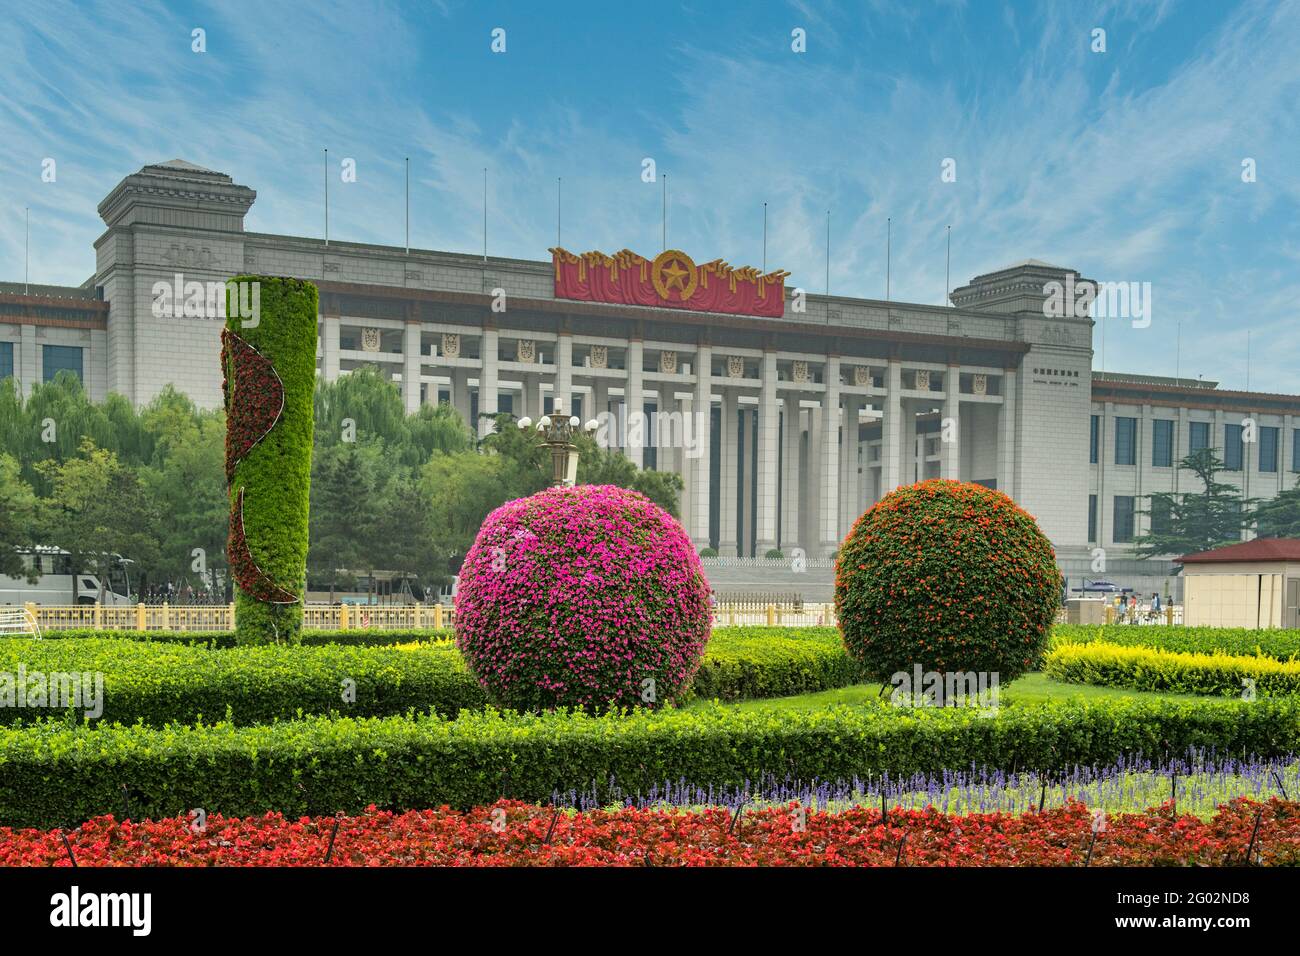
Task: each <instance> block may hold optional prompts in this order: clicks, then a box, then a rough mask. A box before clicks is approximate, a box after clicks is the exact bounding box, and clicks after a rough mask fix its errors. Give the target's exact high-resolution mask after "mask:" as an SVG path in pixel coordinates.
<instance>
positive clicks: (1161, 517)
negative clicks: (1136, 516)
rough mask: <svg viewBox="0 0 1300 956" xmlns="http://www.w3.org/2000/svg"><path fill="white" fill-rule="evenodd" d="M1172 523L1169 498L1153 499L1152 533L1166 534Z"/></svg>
mask: <svg viewBox="0 0 1300 956" xmlns="http://www.w3.org/2000/svg"><path fill="white" fill-rule="evenodd" d="M1171 524H1172V516H1171V514H1170V503H1169V499H1168V498H1152V499H1151V533H1152V534H1166V533H1167V532H1168V531H1169V528H1170V525H1171Z"/></svg>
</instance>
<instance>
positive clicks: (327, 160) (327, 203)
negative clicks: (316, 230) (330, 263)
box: [325, 146, 330, 246]
mask: <svg viewBox="0 0 1300 956" xmlns="http://www.w3.org/2000/svg"><path fill="white" fill-rule="evenodd" d="M329 244H330V151H329V147H328V146H327V147H326V148H325V245H326V246H329Z"/></svg>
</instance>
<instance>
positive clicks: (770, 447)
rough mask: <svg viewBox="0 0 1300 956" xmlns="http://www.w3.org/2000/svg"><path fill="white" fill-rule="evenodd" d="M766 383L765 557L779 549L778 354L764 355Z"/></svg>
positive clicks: (761, 400) (762, 397)
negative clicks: (777, 541)
mask: <svg viewBox="0 0 1300 956" xmlns="http://www.w3.org/2000/svg"><path fill="white" fill-rule="evenodd" d="M759 374H760V377H761V378H762V380H763V383H762V385H761V386H760V387H759V393H758V527H757V529H755V530H756V533H757V537H758V540H757V548H756V552H755V553H756V554H757V555H758V557H760V558H761V557H762V556H763V555H765V554H767V552H768V551H770V550H771V549H773V548H775V547H776V538H777V529H776V494H777V481H778V480H779V477H778V475H779V472H778V470H777V469H778V467H779V465H780V461H779V455H778V452H777V437H778V436H777V428H778V427H779V425H780V422H779V420H778V416H779V415H780V411H781V406H780V404H779V403H778V402H777V399H776V352H773V351H771V350H768V351H766V352H764V353H763V362H762V366H761V368H760V370H759Z"/></svg>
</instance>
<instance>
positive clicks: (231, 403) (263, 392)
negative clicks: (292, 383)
mask: <svg viewBox="0 0 1300 956" xmlns="http://www.w3.org/2000/svg"><path fill="white" fill-rule="evenodd" d="M221 368H222V370H223V371H224V372H225V376H226V377H225V379H224V380H223V381H222V383H221V390H222V393H223V394H224V395H225V400H226V483H227V484H229V483H231V482H232V481H234V480H235V466H236V465H238V464H239V463H240V462H241V461H243V460H244V459H245V458H247V457H248V453H249V452H250V451H252V450H253V446H254V445H256V444H257V443H258V442H260V441H261V440H262V439H263V438H265V437H266V436H267V434H268V433H270V431H271V429H272V428H274V427H275V426H276V423H277V422H279V421H280V416H281V415H282V414H283V413H284V383H283V382H281V381H280V375H279V373H278V372H276V370H275V366H274V365H272V364H271V360H270V359H268V358H266V356H264V355H262V353H260V352H259V351H257V349H255V348H253V346H251V345H249V344H248V343H247V342H246V341H244V339H242V338H240V337H239V336H238V335H236V334H235V333H234V332H232V331H230V329H222V330H221ZM232 373H233V374H232ZM232 379H233V381H234V387H233V389H232V387H231V381H232Z"/></svg>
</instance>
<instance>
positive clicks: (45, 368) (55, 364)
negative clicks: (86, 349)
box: [41, 345, 86, 382]
mask: <svg viewBox="0 0 1300 956" xmlns="http://www.w3.org/2000/svg"><path fill="white" fill-rule="evenodd" d="M81 353H82V349H81V348H80V347H79V346H76V345H43V346H41V363H42V368H41V381H43V382H50V381H53V380H54V376H55V375H57V374H59V372H62V371H65V370H66V371H69V372H72V373H73V374H74V375H76V376H77V378H79V379H81V380H82V381H83V382H84V381H85V380H86V377H85V375H84V374H83V371H84V370H83V369H82V367H81Z"/></svg>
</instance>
